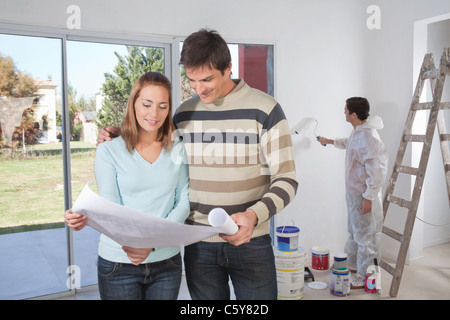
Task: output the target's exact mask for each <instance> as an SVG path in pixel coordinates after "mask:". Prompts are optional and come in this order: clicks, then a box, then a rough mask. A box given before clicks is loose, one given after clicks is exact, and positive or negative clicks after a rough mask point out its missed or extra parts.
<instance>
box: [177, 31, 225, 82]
mask: <svg viewBox="0 0 450 320" xmlns="http://www.w3.org/2000/svg"><path fill="white" fill-rule="evenodd" d="M230 63H231V54H230V50H229V49H228V45H227V43H226V41H225V40H224V39H223V38H222V37H221V36H220V35H219V34H218V33H217V31H215V30H208V29H200V30H199V31H197V32H194V33H193V34H191V35H190V36H189V37H187V38H186V40H185V41H184V42H183V49H182V50H181V58H180V65H183V66H184V67H187V68H194V69H196V68H201V67H207V68H210V69H217V70H219V71H221V72H222V74H224V73H225V70H226V69H227V68H228V67H229V66H230Z"/></svg>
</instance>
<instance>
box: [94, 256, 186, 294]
mask: <svg viewBox="0 0 450 320" xmlns="http://www.w3.org/2000/svg"><path fill="white" fill-rule="evenodd" d="M181 269H182V262H181V256H180V254H177V255H175V256H173V257H172V258H169V259H166V260H163V261H158V262H153V263H146V264H140V265H138V266H135V265H133V264H131V263H117V262H111V261H108V260H105V259H103V258H102V257H100V256H99V257H98V287H99V292H100V298H101V299H103V300H141V299H146V300H176V299H177V297H178V292H179V290H180V284H181Z"/></svg>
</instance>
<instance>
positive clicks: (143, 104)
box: [134, 85, 169, 135]
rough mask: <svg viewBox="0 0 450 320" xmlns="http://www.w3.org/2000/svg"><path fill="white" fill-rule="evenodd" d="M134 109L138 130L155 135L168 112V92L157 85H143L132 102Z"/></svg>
mask: <svg viewBox="0 0 450 320" xmlns="http://www.w3.org/2000/svg"><path fill="white" fill-rule="evenodd" d="M134 110H135V114H136V120H137V122H138V124H139V130H140V132H147V133H152V134H156V135H157V134H158V130H159V128H161V127H162V125H163V124H164V121H165V120H166V118H167V116H168V113H169V92H168V91H167V89H166V88H164V87H162V86H158V85H147V86H145V87H143V88H142V89H141V92H140V94H139V96H138V97H137V98H136V101H135V103H134Z"/></svg>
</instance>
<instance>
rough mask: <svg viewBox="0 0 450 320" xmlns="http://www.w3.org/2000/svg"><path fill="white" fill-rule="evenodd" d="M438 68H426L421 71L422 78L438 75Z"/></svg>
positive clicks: (431, 77)
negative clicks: (426, 69)
mask: <svg viewBox="0 0 450 320" xmlns="http://www.w3.org/2000/svg"><path fill="white" fill-rule="evenodd" d="M439 71H440V70H439V69H433V70H428V71H425V72H424V73H422V79H433V78H437V77H438V76H439Z"/></svg>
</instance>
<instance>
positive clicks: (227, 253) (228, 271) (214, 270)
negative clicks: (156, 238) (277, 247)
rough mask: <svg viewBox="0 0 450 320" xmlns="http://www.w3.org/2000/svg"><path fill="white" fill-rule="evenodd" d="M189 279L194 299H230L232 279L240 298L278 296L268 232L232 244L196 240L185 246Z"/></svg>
mask: <svg viewBox="0 0 450 320" xmlns="http://www.w3.org/2000/svg"><path fill="white" fill-rule="evenodd" d="M184 263H185V269H186V281H187V285H188V288H189V293H190V294H191V298H192V299H194V300H208V299H212V300H227V299H230V288H229V285H228V281H229V278H228V277H230V278H231V281H232V284H233V288H234V293H235V295H236V299H238V300H251V299H258V300H275V299H277V278H276V270H275V258H274V254H273V248H272V242H271V238H270V236H269V235H265V236H261V237H257V238H254V239H252V240H251V241H250V242H249V243H246V244H243V245H240V246H237V247H236V246H233V245H231V244H229V243H217V242H213V243H210V242H197V243H195V244H192V245H189V246H187V247H185V250H184Z"/></svg>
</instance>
